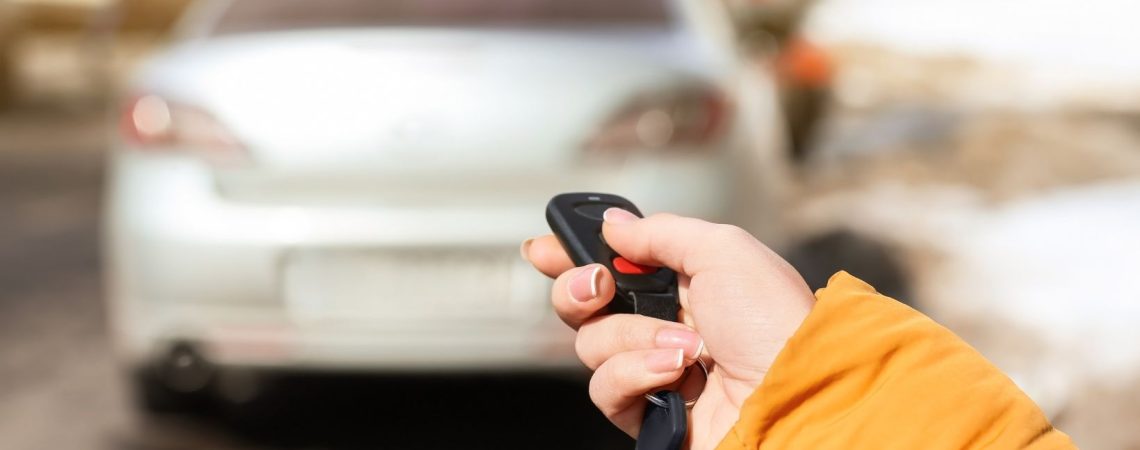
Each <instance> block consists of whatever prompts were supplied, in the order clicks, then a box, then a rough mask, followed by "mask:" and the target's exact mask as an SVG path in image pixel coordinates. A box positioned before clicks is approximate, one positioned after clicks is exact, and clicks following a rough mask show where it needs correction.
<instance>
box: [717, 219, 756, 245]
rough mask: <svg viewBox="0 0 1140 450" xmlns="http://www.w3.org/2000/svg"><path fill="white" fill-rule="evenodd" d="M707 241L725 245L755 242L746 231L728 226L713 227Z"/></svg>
mask: <svg viewBox="0 0 1140 450" xmlns="http://www.w3.org/2000/svg"><path fill="white" fill-rule="evenodd" d="M709 239H710V240H712V241H713V242H716V243H721V244H726V245H741V244H745V243H751V242H752V241H755V240H756V238H754V237H752V234H751V233H749V232H748V231H747V230H745V229H743V228H740V227H738V226H736V225H728V224H717V225H715V226H714V227H713V229H712V231H711V232H710V233H709Z"/></svg>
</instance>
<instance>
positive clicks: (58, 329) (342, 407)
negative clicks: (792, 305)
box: [0, 111, 632, 450]
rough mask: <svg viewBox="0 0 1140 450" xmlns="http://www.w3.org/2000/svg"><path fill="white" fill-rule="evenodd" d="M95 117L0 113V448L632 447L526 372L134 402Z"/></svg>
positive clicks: (337, 382) (313, 384)
mask: <svg viewBox="0 0 1140 450" xmlns="http://www.w3.org/2000/svg"><path fill="white" fill-rule="evenodd" d="M108 123H109V121H107V120H106V119H104V118H102V117H100V116H99V115H92V114H78V113H60V112H50V111H40V112H35V111H33V112H22V113H19V114H15V113H2V114H0V448H3V449H28V450H36V449H99V450H103V449H107V450H111V449H115V450H126V449H131V450H134V449H164V450H165V449H172V450H173V449H223V450H230V449H355V448H384V449H453V448H463V449H482V448H486V449H492V448H494V449H510V448H519V449H523V448H526V449H534V448H544V449H609V448H613V449H625V448H632V441H630V440H628V438H626V437H624V436H623V435H621V434H620V433H618V432H617V431H616V430H614V429H613V428H612V427H611V426H610V425H609V424H608V422H606V421H605V419H604V418H603V417H601V415H600V414H598V413H597V412H596V411H595V410H594V409H593V407H592V405H591V404H590V402H589V399H588V397H587V393H586V389H585V386H584V385H583V384H582V383H580V382H574V381H566V380H556V379H546V378H539V377H520V376H482V377H466V378H428V377H405V378H399V379H396V378H391V377H386V378H380V377H370V376H359V375H357V376H346V375H322V376H291V377H287V378H282V379H279V380H278V382H276V383H274V384H273V389H271V390H270V392H269V393H268V394H267V395H265V396H264V397H262V398H261V399H259V401H257V402H255V403H253V404H249V405H231V404H225V403H213V404H209V405H206V406H204V407H202V408H200V409H199V410H197V411H194V412H192V413H179V414H164V415H154V414H145V413H140V412H138V410H137V409H136V408H134V407H133V403H132V401H131V396H130V395H129V391H130V389H129V388H128V386H127V383H126V381H125V377H124V376H123V373H122V372H121V370H120V368H118V367H117V366H116V363H115V361H114V359H113V357H112V354H111V348H110V345H109V342H108V339H107V333H106V326H105V323H104V321H105V317H104V310H103V304H102V299H101V286H100V277H99V251H98V235H99V220H100V216H99V215H100V198H101V194H102V193H101V188H102V185H103V183H104V173H103V158H104V154H105V148H106V144H105V142H106V141H105V136H106V132H107V128H108V127H107V124H108Z"/></svg>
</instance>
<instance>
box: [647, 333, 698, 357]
mask: <svg viewBox="0 0 1140 450" xmlns="http://www.w3.org/2000/svg"><path fill="white" fill-rule="evenodd" d="M656 341H657V342H656V343H657V347H658V348H678V349H681V350H684V354H685V358H688V359H697V357H698V356H700V355H701V352H702V351H704V349H705V341H704V339H701V335H699V334H697V333H696V332H695V331H689V330H683V329H679V328H665V329H662V330H660V331H658V332H657V336H656Z"/></svg>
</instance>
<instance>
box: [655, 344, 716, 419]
mask: <svg viewBox="0 0 1140 450" xmlns="http://www.w3.org/2000/svg"><path fill="white" fill-rule="evenodd" d="M697 365H699V366H701V371H703V372H704V373H705V381H706V382H707V381H708V380H709V366H707V365H705V360H704V358H703V357H701V356H697ZM686 379H687V377H686ZM699 398H701V394H697V396H696V397H694V398H691V399H688V400H685V408H686V409H687V408H692V407H693V405H696V404H697V399H699ZM645 399H646V400H649V403H652V404H654V405H657V406H658V407H660V408H668V407H669V405H668V404H667V403H665V400H661V399H660V398H657V396H656V395H653V394H645Z"/></svg>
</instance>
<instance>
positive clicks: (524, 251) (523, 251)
mask: <svg viewBox="0 0 1140 450" xmlns="http://www.w3.org/2000/svg"><path fill="white" fill-rule="evenodd" d="M533 243H534V238H530V239H527V240H525V241H523V243H522V245H521V246H519V255H522V259H523V260H524V261H530V253H527V252H528V251H530V244H533Z"/></svg>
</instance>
